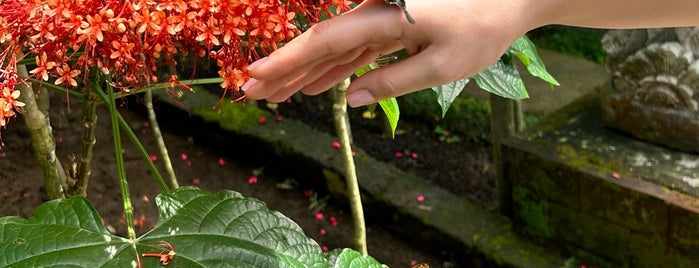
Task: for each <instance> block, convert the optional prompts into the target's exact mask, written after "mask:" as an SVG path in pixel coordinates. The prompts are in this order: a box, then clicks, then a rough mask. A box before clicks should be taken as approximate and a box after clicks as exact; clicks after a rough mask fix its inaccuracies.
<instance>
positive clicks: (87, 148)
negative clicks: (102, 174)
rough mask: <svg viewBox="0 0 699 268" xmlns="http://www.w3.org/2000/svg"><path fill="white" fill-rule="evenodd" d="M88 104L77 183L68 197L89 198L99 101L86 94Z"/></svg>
mask: <svg viewBox="0 0 699 268" xmlns="http://www.w3.org/2000/svg"><path fill="white" fill-rule="evenodd" d="M85 95H87V102H86V103H85V110H84V112H83V127H84V129H83V136H82V145H81V147H82V148H81V152H80V160H79V162H78V170H77V174H75V178H73V179H75V180H76V183H75V185H74V186H73V187H70V185H69V188H68V195H70V196H73V195H82V196H87V184H88V182H89V181H90V174H92V154H93V153H92V152H93V148H94V146H95V142H96V139H95V126H96V125H97V100H96V96H95V95H94V94H93V93H92V92H87V93H85Z"/></svg>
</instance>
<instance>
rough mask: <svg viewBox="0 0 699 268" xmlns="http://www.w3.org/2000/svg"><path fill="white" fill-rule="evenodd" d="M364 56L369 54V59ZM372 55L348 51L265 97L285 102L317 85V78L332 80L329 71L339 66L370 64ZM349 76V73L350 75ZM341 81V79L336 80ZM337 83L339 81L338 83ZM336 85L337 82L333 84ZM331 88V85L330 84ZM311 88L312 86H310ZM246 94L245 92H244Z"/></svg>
mask: <svg viewBox="0 0 699 268" xmlns="http://www.w3.org/2000/svg"><path fill="white" fill-rule="evenodd" d="M365 54H369V55H370V56H369V58H367V56H366V55H365ZM373 55H375V54H374V53H370V52H366V49H365V48H357V49H355V50H353V51H350V52H349V53H347V54H346V55H342V56H340V57H338V58H336V59H331V60H329V61H326V62H323V63H319V64H317V65H316V67H314V68H313V69H311V70H309V71H308V72H306V73H304V74H302V75H301V76H300V77H298V78H296V79H295V80H292V81H290V82H288V83H286V84H285V85H283V86H282V87H281V88H280V89H278V90H276V91H275V92H273V93H272V94H271V95H270V96H267V97H265V99H267V100H268V101H271V102H280V101H283V100H286V99H287V98H288V97H290V96H291V95H293V94H294V93H296V92H297V91H299V90H300V89H303V88H307V87H308V86H307V85H309V84H311V85H313V84H317V83H316V82H314V81H316V80H318V79H319V78H322V80H333V79H334V78H333V76H332V75H328V73H332V72H331V71H334V70H335V69H338V68H339V67H341V66H345V65H352V64H351V63H353V62H356V61H357V60H364V61H366V60H368V61H369V62H371V61H372V60H373V58H374V57H375V56H373ZM350 74H351V73H350ZM338 79H340V80H341V79H342V78H338ZM338 82H339V81H338ZM335 83H337V82H335ZM331 86H332V84H331ZM311 88H313V86H311ZM327 89H328V87H326V88H324V89H323V91H324V90H327ZM309 92H314V91H304V93H306V94H309ZM320 92H321V91H318V92H316V93H314V94H318V93H320ZM246 93H247V91H246Z"/></svg>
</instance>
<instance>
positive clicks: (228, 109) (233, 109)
mask: <svg viewBox="0 0 699 268" xmlns="http://www.w3.org/2000/svg"><path fill="white" fill-rule="evenodd" d="M192 113H193V114H194V115H196V116H200V117H201V118H203V119H204V120H205V121H208V122H218V123H219V124H220V125H221V128H223V129H226V130H233V131H242V130H245V129H247V128H250V127H253V126H255V125H257V124H258V120H259V119H260V118H261V117H265V116H268V115H269V113H267V112H266V111H264V110H262V109H260V108H257V107H256V106H255V105H248V104H244V103H239V102H236V103H232V102H228V101H223V102H222V103H221V104H220V105H218V107H217V108H216V109H212V108H195V109H194V110H192Z"/></svg>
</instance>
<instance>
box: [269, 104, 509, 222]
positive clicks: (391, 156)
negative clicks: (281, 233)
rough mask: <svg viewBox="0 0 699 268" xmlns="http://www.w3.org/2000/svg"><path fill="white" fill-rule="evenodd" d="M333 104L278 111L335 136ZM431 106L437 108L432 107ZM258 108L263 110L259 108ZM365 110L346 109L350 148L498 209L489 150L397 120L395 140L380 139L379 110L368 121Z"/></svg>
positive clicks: (383, 136)
mask: <svg viewBox="0 0 699 268" xmlns="http://www.w3.org/2000/svg"><path fill="white" fill-rule="evenodd" d="M330 103H331V101H330V100H329V97H327V96H325V95H319V96H312V97H309V96H300V95H297V96H295V97H294V99H293V100H290V101H287V103H282V104H279V105H278V108H277V111H278V112H279V114H281V115H282V116H284V117H290V118H294V119H297V120H301V121H303V122H304V123H306V124H308V125H310V126H312V127H313V128H315V129H317V130H320V131H325V132H327V133H330V134H332V135H334V134H335V129H334V124H333V119H332V111H331V106H330ZM434 105H438V104H437V103H434ZM261 106H265V105H263V104H261ZM365 111H367V108H366V107H362V108H355V109H349V110H348V113H349V115H350V122H351V128H352V135H353V136H354V139H353V142H354V145H355V146H356V147H358V148H360V149H361V150H363V151H364V152H366V153H367V154H369V155H371V156H372V157H373V158H375V159H378V160H380V161H384V162H388V163H391V164H393V165H394V166H396V167H399V168H401V169H403V170H405V171H408V172H411V173H414V174H417V175H418V176H420V177H422V178H423V179H426V180H429V181H431V182H432V183H434V184H435V185H437V186H440V187H442V188H444V189H447V190H448V191H450V192H452V193H454V194H455V195H458V196H461V197H464V198H466V199H468V200H469V201H471V202H473V203H474V204H476V205H478V206H480V207H482V208H484V209H486V210H489V211H494V210H495V209H496V203H495V202H496V200H495V174H494V171H493V169H492V168H491V165H490V163H491V159H490V154H491V147H490V146H489V145H488V144H487V143H485V141H481V142H469V141H459V142H453V143H446V142H443V141H440V140H439V135H438V134H436V133H434V131H433V128H432V127H430V126H429V125H428V124H426V123H425V122H422V121H420V120H419V119H415V118H401V120H399V122H398V128H397V130H396V135H395V137H394V138H393V139H392V138H391V137H390V134H387V133H384V129H385V123H384V121H383V120H382V117H383V115H382V114H380V113H381V109H380V108H376V110H375V111H376V113H377V115H376V117H375V118H374V119H367V118H365V117H364V116H363V114H364V113H365Z"/></svg>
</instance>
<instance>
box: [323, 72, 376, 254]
mask: <svg viewBox="0 0 699 268" xmlns="http://www.w3.org/2000/svg"><path fill="white" fill-rule="evenodd" d="M347 86H349V78H347V79H345V80H344V81H343V82H340V83H339V84H337V85H336V86H335V87H334V88H333V89H331V91H332V92H333V93H335V94H337V95H336V97H335V103H334V104H333V121H334V122H335V130H336V131H337V136H338V138H339V140H340V153H341V154H342V160H343V166H344V167H345V180H346V181H347V182H346V183H347V195H348V196H349V202H350V208H351V210H352V219H353V221H354V244H355V247H356V249H357V251H359V252H361V253H362V254H363V255H367V254H368V250H367V244H366V226H365V223H364V209H363V208H362V199H361V195H360V192H359V183H358V182H357V171H356V168H355V166H354V157H353V156H352V145H351V142H350V135H349V129H348V128H347V122H348V119H347V118H348V116H347V96H346V95H347Z"/></svg>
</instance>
